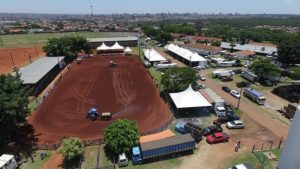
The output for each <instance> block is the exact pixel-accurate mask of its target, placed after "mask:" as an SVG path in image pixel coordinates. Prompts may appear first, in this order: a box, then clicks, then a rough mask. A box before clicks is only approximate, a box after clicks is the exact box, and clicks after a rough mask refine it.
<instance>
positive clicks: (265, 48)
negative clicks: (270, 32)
mask: <svg viewBox="0 0 300 169" xmlns="http://www.w3.org/2000/svg"><path fill="white" fill-rule="evenodd" d="M221 48H222V49H226V50H231V48H232V46H231V43H228V42H221ZM233 50H235V51H244V50H248V51H252V52H255V53H256V54H260V55H270V56H274V55H277V47H274V46H270V45H264V44H262V43H259V44H258V43H255V44H245V45H240V44H234V46H233Z"/></svg>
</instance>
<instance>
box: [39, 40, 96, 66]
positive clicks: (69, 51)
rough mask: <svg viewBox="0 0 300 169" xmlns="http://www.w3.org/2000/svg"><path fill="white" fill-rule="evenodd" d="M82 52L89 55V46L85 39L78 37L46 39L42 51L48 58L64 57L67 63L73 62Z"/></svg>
mask: <svg viewBox="0 0 300 169" xmlns="http://www.w3.org/2000/svg"><path fill="white" fill-rule="evenodd" d="M82 50H83V51H85V52H86V53H90V52H91V46H90V44H89V42H88V41H87V40H86V38H84V37H80V36H76V37H71V36H65V37H61V38H52V39H48V42H47V44H46V46H44V51H45V52H46V53H47V55H48V56H50V57H51V56H65V57H66V61H67V62H71V61H73V60H74V59H75V57H76V55H77V54H78V53H79V52H80V51H82Z"/></svg>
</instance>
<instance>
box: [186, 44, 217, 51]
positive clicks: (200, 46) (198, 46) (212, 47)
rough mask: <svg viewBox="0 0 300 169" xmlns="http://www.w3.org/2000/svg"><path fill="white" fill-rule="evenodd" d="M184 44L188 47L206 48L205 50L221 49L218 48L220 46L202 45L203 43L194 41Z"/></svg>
mask: <svg viewBox="0 0 300 169" xmlns="http://www.w3.org/2000/svg"><path fill="white" fill-rule="evenodd" d="M185 46H186V47H188V48H196V49H202V50H206V51H220V50H222V48H220V47H216V46H210V45H204V44H199V43H196V44H192V43H190V44H187V45H185Z"/></svg>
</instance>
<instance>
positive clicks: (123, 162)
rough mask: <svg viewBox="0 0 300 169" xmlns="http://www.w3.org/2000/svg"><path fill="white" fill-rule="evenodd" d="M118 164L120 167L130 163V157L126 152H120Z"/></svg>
mask: <svg viewBox="0 0 300 169" xmlns="http://www.w3.org/2000/svg"><path fill="white" fill-rule="evenodd" d="M118 165H119V167H124V166H127V165H128V159H127V157H126V155H125V153H122V154H119V159H118Z"/></svg>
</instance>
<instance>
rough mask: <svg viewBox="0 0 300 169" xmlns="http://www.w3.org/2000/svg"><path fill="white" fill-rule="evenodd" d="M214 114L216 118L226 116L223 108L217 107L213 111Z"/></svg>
mask: <svg viewBox="0 0 300 169" xmlns="http://www.w3.org/2000/svg"><path fill="white" fill-rule="evenodd" d="M215 112H216V114H217V116H218V117H224V116H226V109H225V108H224V107H223V106H219V107H217V108H216V109H215Z"/></svg>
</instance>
